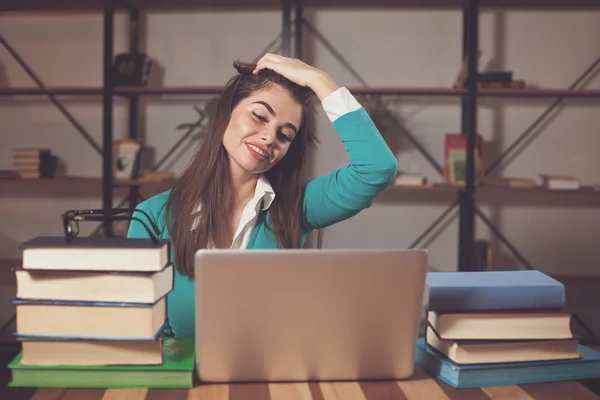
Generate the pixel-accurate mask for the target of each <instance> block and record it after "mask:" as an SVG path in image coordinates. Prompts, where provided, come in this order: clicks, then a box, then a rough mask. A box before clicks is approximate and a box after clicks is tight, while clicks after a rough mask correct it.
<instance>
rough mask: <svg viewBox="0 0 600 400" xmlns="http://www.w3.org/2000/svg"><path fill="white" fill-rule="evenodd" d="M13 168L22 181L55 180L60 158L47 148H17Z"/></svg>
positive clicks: (14, 152) (14, 153)
mask: <svg viewBox="0 0 600 400" xmlns="http://www.w3.org/2000/svg"><path fill="white" fill-rule="evenodd" d="M12 155H13V167H14V168H15V170H16V171H17V174H18V176H19V178H21V179H47V178H54V176H55V174H56V168H57V166H58V158H57V157H56V156H55V155H53V154H52V151H51V150H50V149H46V148H16V149H13V151H12Z"/></svg>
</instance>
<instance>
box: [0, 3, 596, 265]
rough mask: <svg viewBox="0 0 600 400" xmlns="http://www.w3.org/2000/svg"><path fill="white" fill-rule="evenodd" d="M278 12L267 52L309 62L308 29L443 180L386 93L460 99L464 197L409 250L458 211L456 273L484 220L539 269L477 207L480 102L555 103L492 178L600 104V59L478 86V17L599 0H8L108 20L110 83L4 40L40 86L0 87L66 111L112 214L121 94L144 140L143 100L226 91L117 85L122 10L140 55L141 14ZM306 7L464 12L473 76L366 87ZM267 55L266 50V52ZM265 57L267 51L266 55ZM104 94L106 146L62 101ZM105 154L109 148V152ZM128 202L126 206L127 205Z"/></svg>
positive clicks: (0, 93)
mask: <svg viewBox="0 0 600 400" xmlns="http://www.w3.org/2000/svg"><path fill="white" fill-rule="evenodd" d="M251 6H256V7H257V8H259V9H263V8H266V9H279V10H281V12H282V31H281V34H280V36H279V37H278V38H276V39H275V40H274V41H273V42H272V43H270V44H269V45H268V46H267V48H266V49H265V50H264V52H267V51H270V52H273V51H274V50H273V49H274V47H275V45H276V43H277V42H279V41H280V42H281V43H280V52H281V54H284V55H288V56H293V57H296V58H302V40H303V32H304V31H307V32H308V33H310V34H311V35H312V36H313V37H314V38H315V39H316V40H318V41H320V42H321V43H322V44H323V45H324V46H325V47H326V48H327V49H328V50H329V51H330V52H331V54H332V55H333V56H334V57H335V58H336V59H337V60H338V61H339V62H340V63H341V64H342V65H343V66H344V67H345V68H346V69H347V70H348V71H349V72H350V73H351V74H352V75H353V76H354V77H355V78H356V79H357V80H358V81H359V82H360V83H361V85H362V86H361V87H355V88H350V90H351V91H352V92H353V93H354V94H355V95H357V96H362V97H363V99H364V104H365V105H366V106H368V107H371V108H373V109H376V110H377V111H380V112H382V113H383V115H385V116H386V118H389V119H390V120H391V121H392V122H393V123H394V126H395V128H397V130H398V133H399V134H403V135H405V136H406V137H407V138H408V139H409V140H410V142H411V143H412V144H413V145H414V146H415V148H416V149H417V150H419V151H420V153H421V154H422V155H423V156H424V157H425V158H426V159H427V161H429V162H430V163H431V165H432V166H433V167H434V169H435V170H436V171H438V173H440V175H442V176H443V168H442V166H441V164H440V162H439V161H438V160H436V158H435V157H433V156H432V155H431V154H430V153H429V152H428V151H427V150H426V149H425V148H424V147H423V146H422V145H421V144H420V143H419V141H418V140H417V138H416V137H414V136H413V135H412V134H411V133H410V132H408V131H406V129H405V128H403V127H402V126H401V124H400V123H399V122H398V121H397V120H396V119H395V118H394V115H393V113H392V112H391V111H390V109H389V108H388V107H389V106H388V105H387V104H386V103H385V102H384V97H385V96H456V97H457V98H460V101H461V113H462V117H461V131H462V132H463V134H464V135H465V136H466V138H467V159H466V184H465V185H464V187H462V188H459V189H457V193H458V194H457V198H456V200H455V201H454V202H453V203H452V204H450V206H449V207H448V208H447V209H446V210H445V211H444V212H443V213H442V214H441V215H440V216H439V217H438V218H437V219H436V220H434V221H433V222H432V223H431V224H430V225H429V227H427V229H425V231H424V232H423V233H422V234H421V235H419V236H418V237H417V239H416V240H415V241H414V242H413V243H412V244H411V245H410V247H417V246H419V245H420V244H421V243H423V241H424V240H425V239H426V238H427V237H428V235H430V234H431V233H432V232H433V231H434V229H435V228H436V227H437V226H438V225H440V224H441V223H442V222H443V221H444V220H446V219H447V218H448V216H449V215H450V213H451V212H452V211H453V210H454V209H455V208H456V207H458V214H459V231H458V235H459V245H458V260H457V263H458V265H457V269H458V270H459V271H472V270H475V268H476V266H475V265H474V244H475V220H476V218H477V217H479V218H481V219H482V220H483V222H484V223H485V224H486V225H487V226H488V227H489V229H490V230H491V231H492V232H493V234H494V235H495V236H496V237H497V238H498V239H499V240H500V241H501V242H502V243H503V244H504V245H506V246H507V247H508V248H509V249H510V250H511V251H512V252H513V253H514V255H515V257H516V258H517V259H518V260H519V261H520V262H521V263H522V264H523V265H524V266H525V267H526V268H531V269H533V268H534V267H533V265H531V263H530V262H529V261H527V259H526V258H525V257H524V256H523V255H522V254H521V253H520V252H519V251H518V250H517V248H516V247H515V246H514V245H512V244H511V243H510V241H509V240H508V238H506V237H505V236H504V235H503V234H502V233H501V232H500V231H499V230H498V229H496V228H495V227H494V225H493V224H492V223H491V222H490V221H489V220H488V219H487V218H486V217H485V215H484V214H483V213H482V212H481V211H480V209H479V208H478V207H477V205H476V201H475V194H476V190H477V185H476V182H475V160H474V151H473V150H474V147H475V137H476V132H477V110H478V99H479V97H511V98H514V97H520V98H521V97H522V98H556V99H555V101H554V102H553V103H552V104H551V105H550V106H549V107H548V109H547V110H546V111H545V112H544V113H542V114H541V115H540V117H539V118H538V119H537V120H536V121H535V122H534V123H533V124H532V125H531V126H530V127H529V128H528V129H526V130H525V131H524V132H523V133H522V134H521V135H520V136H519V138H518V139H517V140H516V141H515V142H514V143H512V144H511V145H510V146H509V147H508V148H507V149H506V150H505V152H504V153H502V154H501V155H500V156H499V157H498V158H497V159H496V160H494V161H493V162H492V163H491V164H490V165H489V166H488V167H487V169H486V171H485V175H486V176H488V175H489V174H490V173H491V172H492V171H493V170H494V169H495V168H497V167H498V166H499V165H500V164H501V163H502V162H503V161H504V160H505V159H506V157H507V156H508V155H509V154H510V153H512V152H513V151H514V150H515V149H516V148H517V147H518V146H519V144H520V143H522V142H523V141H524V140H525V139H527V138H528V137H530V136H531V135H532V133H533V132H534V131H535V130H536V128H537V127H539V126H540V124H542V123H543V122H544V120H545V118H546V117H547V116H548V115H549V114H550V113H551V111H552V110H553V109H555V108H556V107H557V106H558V105H559V104H561V103H562V102H563V101H564V100H565V99H567V98H592V99H600V90H584V89H581V88H580V87H579V86H580V85H581V83H582V82H583V81H585V78H587V77H588V76H590V75H591V74H592V73H593V72H595V71H596V70H597V68H598V67H599V66H600V57H599V58H598V59H597V60H596V61H595V62H594V63H592V64H591V65H590V66H589V67H588V68H587V69H586V70H585V71H584V72H583V73H582V74H581V76H579V77H578V78H577V79H576V80H575V81H574V82H573V84H572V85H571V86H570V87H569V88H568V89H479V88H478V86H477V81H476V76H477V72H478V65H477V64H478V63H477V56H476V55H477V53H478V51H477V50H478V47H479V43H478V41H479V13H480V12H481V11H482V10H483V9H490V8H491V9H493V8H496V9H511V8H512V9H564V10H572V9H595V10H600V1H596V0H520V1H517V0H373V1H370V2H363V1H356V0H325V1H316V0H254V1H247V0H226V1H225V0H223V1H207V0H204V1H203V0H145V1H140V0H56V1H53V2H47V1H45V0H8V2H3V5H0V12H32V11H34V12H35V11H38V12H48V11H51V12H67V11H69V12H72V11H84V12H101V13H102V15H103V26H104V30H103V40H102V43H103V83H102V87H55V88H52V87H47V86H45V85H44V83H43V82H42V81H41V80H40V79H39V77H38V76H37V75H36V74H35V72H34V71H33V70H32V69H31V68H30V67H29V66H28V65H27V63H26V62H25V61H24V60H23V59H22V57H20V55H19V54H18V53H17V51H16V50H15V49H13V48H12V47H11V46H10V44H9V43H8V42H7V41H6V40H5V39H4V38H3V37H2V35H0V44H2V45H3V46H4V47H5V48H6V49H7V51H8V52H9V54H11V56H12V57H13V58H14V59H15V60H16V61H17V63H18V64H19V65H20V66H21V67H22V68H23V69H24V70H25V72H26V73H27V74H28V75H29V77H30V78H31V79H32V80H33V81H34V83H35V84H36V85H37V87H27V88H0V97H10V96H39V95H41V96H47V97H48V99H49V100H50V101H51V102H52V103H53V104H54V105H55V106H56V107H57V108H58V109H59V110H60V111H61V112H62V114H63V115H64V116H65V118H67V120H68V121H69V122H71V124H72V125H73V126H74V127H75V129H76V130H77V131H78V132H79V133H80V134H81V135H82V136H83V137H84V139H85V140H86V141H87V142H88V143H89V144H90V145H91V146H92V147H93V148H94V149H95V150H96V151H97V152H98V154H100V155H101V156H102V207H103V208H104V209H109V208H112V207H113V197H114V196H113V195H114V188H115V186H116V185H117V184H118V183H117V182H115V180H114V179H113V175H112V161H113V160H112V143H113V106H114V99H115V96H120V97H123V98H125V99H126V101H128V105H129V129H128V131H129V133H128V135H129V137H130V138H132V139H139V138H140V137H141V135H140V126H139V121H140V108H141V106H142V104H141V102H140V97H141V96H165V95H200V96H213V97H214V96H218V95H219V94H220V91H221V87H218V86H214V87H210V86H207V87H198V86H183V87H157V88H147V87H115V86H114V82H113V81H112V77H111V70H112V65H113V60H114V46H113V43H114V17H115V13H116V12H121V11H123V10H126V11H127V13H128V15H129V25H130V26H129V34H130V37H129V51H130V52H132V53H136V52H139V49H140V37H141V36H142V35H141V29H142V22H141V20H142V19H141V13H142V12H144V11H157V12H160V11H166V10H169V11H173V10H189V9H197V10H206V9H236V10H243V9H253V8H252V7H251ZM305 7H316V8H334V9H336V8H337V9H343V8H356V7H362V8H367V9H368V8H377V7H388V8H403V7H404V8H422V9H439V8H445V9H447V8H452V9H459V10H462V15H463V32H462V44H463V46H462V56H463V57H462V59H466V60H467V65H468V69H469V74H468V77H467V83H466V87H465V88H461V89H454V88H435V87H431V88H429V87H413V88H409V87H404V88H399V87H379V88H377V87H369V85H368V84H367V82H366V81H365V80H364V79H363V78H362V77H361V76H360V75H359V74H358V72H357V71H356V70H355V69H354V68H353V67H352V66H351V65H350V63H348V62H347V61H346V60H345V59H344V57H343V56H342V55H341V54H340V52H339V51H337V49H336V48H335V47H334V46H333V45H332V44H331V43H330V42H329V41H328V40H327V38H326V37H325V36H324V35H323V34H322V33H321V32H319V30H318V29H316V28H315V27H314V26H312V25H311V24H310V23H309V22H308V21H306V20H305V19H304V18H303V9H304V8H305ZM264 52H263V53H264ZM261 55H262V54H261ZM60 95H65V96H100V97H101V98H102V113H103V125H102V145H99V144H98V143H95V142H94V140H93V139H92V138H91V136H90V135H89V133H88V132H87V131H86V130H85V129H84V128H83V127H82V126H81V124H79V123H78V122H77V120H76V119H75V118H74V117H73V116H72V115H71V114H70V113H69V112H68V110H67V109H66V108H65V107H64V106H63V105H62V104H61V103H60V101H59V100H58V99H57V96H60ZM197 111H198V112H199V114H200V117H199V119H198V121H196V122H195V123H191V124H185V125H186V126H185V128H187V129H188V130H187V132H186V133H185V134H184V137H183V138H181V139H180V140H179V141H178V142H177V143H175V144H174V145H173V147H172V148H171V149H170V150H169V151H167V153H166V156H165V157H163V159H162V160H160V161H159V162H158V163H157V164H156V165H155V167H154V169H157V168H159V167H160V166H161V165H162V164H163V163H164V162H165V160H166V158H168V157H169V156H170V155H171V154H172V153H173V151H174V149H175V148H176V147H178V146H180V145H181V143H182V141H183V140H184V139H185V138H186V137H188V136H189V135H190V134H191V133H192V132H193V131H194V129H196V128H199V127H200V126H201V125H202V124H203V121H204V120H205V119H206V114H205V113H203V110H201V109H198V108H197ZM102 149H105V150H104V151H103V150H102ZM128 186H129V195H128V198H127V199H125V202H128V203H129V205H130V206H131V207H132V206H135V205H136V204H138V202H139V201H140V200H141V199H142V196H141V194H140V190H139V189H140V187H139V184H136V183H135V182H134V183H132V184H130V185H128ZM122 204H123V203H121V204H120V205H119V206H121V205H122ZM102 228H103V230H104V232H105V234H107V235H109V236H110V235H112V226H111V223H110V221H109V220H108V219H107V220H105V221H104V222H103V224H102Z"/></svg>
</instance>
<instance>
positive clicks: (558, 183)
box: [540, 174, 581, 190]
mask: <svg viewBox="0 0 600 400" xmlns="http://www.w3.org/2000/svg"><path fill="white" fill-rule="evenodd" d="M540 178H541V179H542V186H543V187H545V188H546V189H549V190H579V189H581V183H580V182H579V180H578V179H577V178H574V177H572V176H564V175H552V174H540Z"/></svg>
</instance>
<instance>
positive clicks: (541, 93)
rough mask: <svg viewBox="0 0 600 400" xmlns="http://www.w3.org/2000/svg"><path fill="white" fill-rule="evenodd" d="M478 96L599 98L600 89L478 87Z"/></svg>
mask: <svg viewBox="0 0 600 400" xmlns="http://www.w3.org/2000/svg"><path fill="white" fill-rule="evenodd" d="M479 96H480V97H531V98H542V97H569V98H600V89H587V90H569V89H479Z"/></svg>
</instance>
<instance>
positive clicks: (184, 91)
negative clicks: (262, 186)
mask: <svg viewBox="0 0 600 400" xmlns="http://www.w3.org/2000/svg"><path fill="white" fill-rule="evenodd" d="M348 89H349V90H350V92H352V93H353V94H355V95H381V96H385V95H389V96H461V95H464V94H466V93H467V90H466V89H454V88H446V87H392V86H390V87H369V88H367V87H349V88H348ZM222 90H223V87H222V86H160V87H136V86H121V87H115V88H114V90H113V92H114V94H115V95H119V96H128V95H141V96H157V95H220V94H221V91H222ZM49 94H53V95H73V96H90V95H97V96H100V95H102V94H103V89H102V88H101V87H76V86H73V87H60V86H59V87H48V88H45V89H40V88H36V87H9V88H0V96H43V95H49ZM478 96H480V97H524V98H544V97H569V98H600V89H586V90H568V89H479V90H478Z"/></svg>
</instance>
